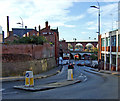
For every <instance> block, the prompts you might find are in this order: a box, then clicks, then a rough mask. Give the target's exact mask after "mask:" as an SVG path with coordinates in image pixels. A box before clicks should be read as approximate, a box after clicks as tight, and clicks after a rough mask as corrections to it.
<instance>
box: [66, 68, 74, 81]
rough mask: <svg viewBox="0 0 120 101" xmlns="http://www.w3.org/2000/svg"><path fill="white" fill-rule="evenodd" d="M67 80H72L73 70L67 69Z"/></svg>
mask: <svg viewBox="0 0 120 101" xmlns="http://www.w3.org/2000/svg"><path fill="white" fill-rule="evenodd" d="M67 79H68V80H73V69H68V78H67Z"/></svg>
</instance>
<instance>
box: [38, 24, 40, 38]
mask: <svg viewBox="0 0 120 101" xmlns="http://www.w3.org/2000/svg"><path fill="white" fill-rule="evenodd" d="M38 29H39V36H40V25H39V26H38Z"/></svg>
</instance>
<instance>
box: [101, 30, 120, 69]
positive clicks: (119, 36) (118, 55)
mask: <svg viewBox="0 0 120 101" xmlns="http://www.w3.org/2000/svg"><path fill="white" fill-rule="evenodd" d="M100 44H101V57H100V58H101V60H102V61H103V66H102V69H105V70H112V71H113V70H114V71H120V33H118V30H114V31H111V32H107V33H104V34H102V35H101V43H100Z"/></svg>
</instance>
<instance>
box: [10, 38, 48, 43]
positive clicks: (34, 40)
mask: <svg viewBox="0 0 120 101" xmlns="http://www.w3.org/2000/svg"><path fill="white" fill-rule="evenodd" d="M45 42H47V40H46V38H45V37H44V36H30V37H22V38H19V39H18V40H14V41H13V42H12V43H13V44H42V45H43V43H45Z"/></svg>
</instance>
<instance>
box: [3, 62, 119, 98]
mask: <svg viewBox="0 0 120 101" xmlns="http://www.w3.org/2000/svg"><path fill="white" fill-rule="evenodd" d="M73 61H74V60H71V62H73ZM74 62H75V66H74V67H75V68H74V78H76V77H79V76H83V77H84V78H85V79H84V80H83V81H82V82H80V83H77V84H73V85H68V86H65V87H60V88H55V89H50V90H45V91H36V92H29V91H24V90H18V89H14V88H13V86H16V85H24V81H15V82H4V83H3V84H2V88H3V91H2V97H3V98H2V99H118V77H117V76H114V75H111V74H104V73H96V72H95V73H94V72H93V73H91V72H87V71H86V70H89V67H86V66H77V63H78V61H74ZM65 79H67V65H64V66H63V68H62V71H61V72H60V73H59V74H57V75H55V76H51V77H48V78H44V79H37V80H35V85H41V84H47V83H53V82H57V81H60V80H65Z"/></svg>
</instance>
